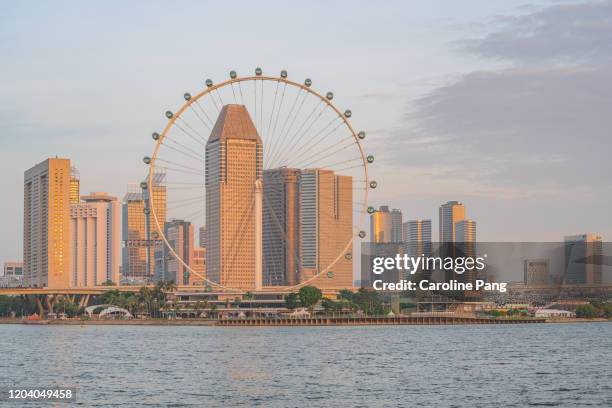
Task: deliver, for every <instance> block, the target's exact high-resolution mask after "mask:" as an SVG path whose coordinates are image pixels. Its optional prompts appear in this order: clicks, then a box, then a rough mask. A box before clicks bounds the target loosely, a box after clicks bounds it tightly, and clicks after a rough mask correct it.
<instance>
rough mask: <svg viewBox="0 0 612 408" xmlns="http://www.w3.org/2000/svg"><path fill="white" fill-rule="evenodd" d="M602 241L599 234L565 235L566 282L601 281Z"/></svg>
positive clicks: (587, 282)
mask: <svg viewBox="0 0 612 408" xmlns="http://www.w3.org/2000/svg"><path fill="white" fill-rule="evenodd" d="M602 254H603V242H602V238H601V236H600V235H597V234H592V233H586V234H580V235H568V236H566V237H565V279H564V283H566V284H574V285H575V284H586V285H598V284H601V283H602Z"/></svg>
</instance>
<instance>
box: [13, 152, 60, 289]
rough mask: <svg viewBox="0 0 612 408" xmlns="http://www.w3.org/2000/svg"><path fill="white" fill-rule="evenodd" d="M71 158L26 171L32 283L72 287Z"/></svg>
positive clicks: (27, 264)
mask: <svg viewBox="0 0 612 408" xmlns="http://www.w3.org/2000/svg"><path fill="white" fill-rule="evenodd" d="M70 260H71V248H70V159H59V158H51V159H47V160H45V161H43V162H42V163H39V164H37V165H36V166H34V167H32V168H31V169H29V170H26V172H25V173H24V221H23V262H24V280H25V284H26V285H29V286H38V287H42V286H46V287H49V288H67V287H69V286H70V267H71V266H70Z"/></svg>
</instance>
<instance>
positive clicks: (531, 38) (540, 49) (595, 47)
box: [459, 1, 612, 63]
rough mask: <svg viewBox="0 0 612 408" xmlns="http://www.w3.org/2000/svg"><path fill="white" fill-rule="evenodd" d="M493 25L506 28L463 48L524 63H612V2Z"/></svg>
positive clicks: (544, 12)
mask: <svg viewBox="0 0 612 408" xmlns="http://www.w3.org/2000/svg"><path fill="white" fill-rule="evenodd" d="M493 24H495V25H496V26H497V27H499V26H500V25H501V27H502V28H501V29H497V30H495V31H493V32H491V33H489V34H487V35H486V36H484V37H483V38H478V39H471V40H467V41H463V42H460V43H459V46H460V48H461V49H463V50H464V51H466V52H468V53H473V54H476V55H479V56H482V57H487V58H501V59H505V60H510V61H515V62H523V63H525V62H528V63H537V62H551V61H554V62H567V61H570V62H576V61H610V60H611V59H612V2H611V1H590V2H580V3H574V4H558V5H554V6H551V7H547V8H544V9H542V10H539V11H536V12H533V13H531V14H525V15H519V16H503V17H498V18H496V19H495V20H494V21H493Z"/></svg>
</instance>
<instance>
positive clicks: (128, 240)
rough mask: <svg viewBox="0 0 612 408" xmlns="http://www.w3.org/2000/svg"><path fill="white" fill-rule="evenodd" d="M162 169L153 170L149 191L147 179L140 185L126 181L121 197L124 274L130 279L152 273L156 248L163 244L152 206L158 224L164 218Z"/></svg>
mask: <svg viewBox="0 0 612 408" xmlns="http://www.w3.org/2000/svg"><path fill="white" fill-rule="evenodd" d="M164 179H165V172H164V171H163V169H159V170H157V171H156V172H155V173H154V174H153V179H152V183H151V186H152V189H151V190H152V191H149V186H148V183H146V187H145V188H142V187H141V186H138V185H133V184H131V185H128V192H127V194H126V195H125V197H124V199H123V241H124V248H123V275H124V276H125V277H127V278H129V279H136V280H146V279H150V278H153V276H154V273H155V251H159V250H161V248H162V246H163V240H162V232H163V231H160V229H159V228H158V227H157V224H156V223H155V219H154V217H153V210H152V206H154V208H155V215H156V216H157V220H158V222H159V225H160V227H161V228H162V229H163V225H164V223H165V222H166V185H165V184H164Z"/></svg>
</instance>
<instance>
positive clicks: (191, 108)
mask: <svg viewBox="0 0 612 408" xmlns="http://www.w3.org/2000/svg"><path fill="white" fill-rule="evenodd" d="M189 109H190V110H191V112H193V114H194V115H196V117H197V118H198V119H199V120H200V122H202V124H203V125H204V126H206V129H208V130H209V131H210V130H211V127H210V125H209V124H208V123H206V122H205V121H204V119H202V117H201V116H200V114H199V113H198V111H197V110H195V109H194V108H193V105H189Z"/></svg>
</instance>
